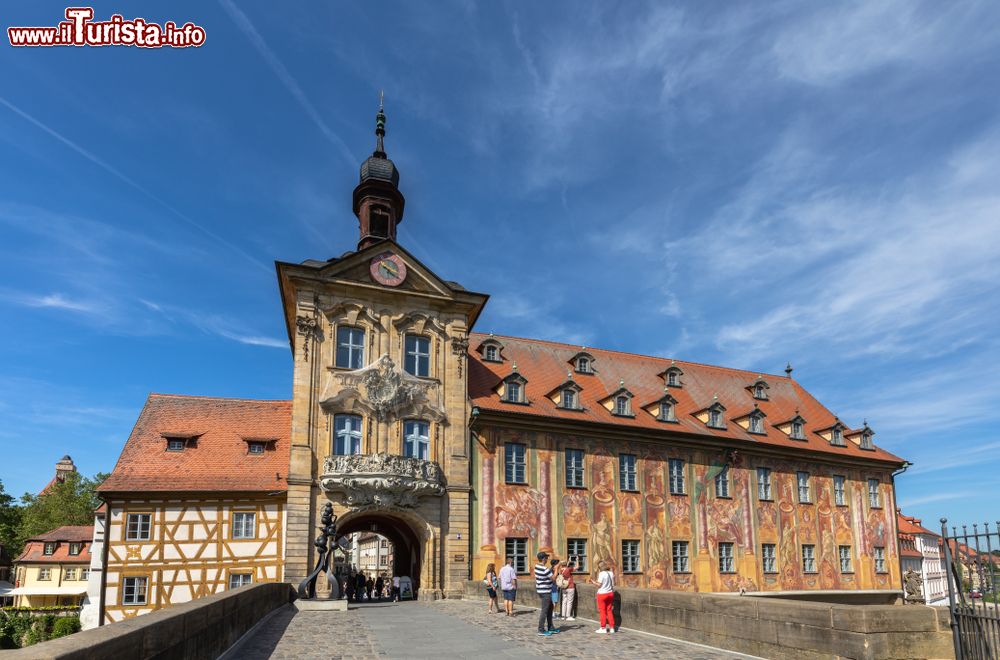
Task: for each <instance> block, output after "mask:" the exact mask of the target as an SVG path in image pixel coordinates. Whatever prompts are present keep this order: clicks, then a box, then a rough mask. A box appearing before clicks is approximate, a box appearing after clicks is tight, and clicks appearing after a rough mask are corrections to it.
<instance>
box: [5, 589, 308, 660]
mask: <svg viewBox="0 0 1000 660" xmlns="http://www.w3.org/2000/svg"><path fill="white" fill-rule="evenodd" d="M293 598H294V592H293V591H292V588H291V586H290V585H289V584H286V583H282V582H269V583H261V584H255V585H250V586H246V587H241V588H239V589H234V590H232V591H226V592H223V593H220V594H216V595H214V596H208V597H206V598H200V599H198V600H193V601H190V602H188V603H184V604H182V605H176V606H174V607H170V608H168V609H163V610H158V611H156V612H153V613H152V614H146V615H143V616H138V617H135V618H132V619H126V620H125V621H121V622H118V623H109V624H107V625H104V626H101V627H99V628H92V629H91V630H84V631H83V632H79V633H76V634H74V635H68V636H66V637H61V638H59V639H55V640H52V641H49V642H42V643H41V644H36V645H34V646H30V647H28V648H24V649H18V650H16V651H5V653H6V655H4V658H5V659H7V658H10V660H17V659H18V658H24V659H25V660H28V659H29V658H30V659H31V660H98V659H101V658H114V659H115V660H140V659H142V658H157V660H174V659H176V660H214V659H215V658H218V657H219V656H220V655H222V653H223V652H225V651H226V649H228V648H229V647H230V646H232V645H233V644H235V643H236V641H237V640H239V639H240V637H242V636H243V635H244V634H246V632H247V631H248V630H250V629H251V628H252V627H253V626H254V625H255V624H256V623H257V622H258V621H260V620H261V619H262V618H264V617H265V616H267V615H268V614H270V613H271V612H272V611H274V610H275V609H277V608H279V607H282V606H284V605H286V604H288V603H289V602H291V601H292V599H293Z"/></svg>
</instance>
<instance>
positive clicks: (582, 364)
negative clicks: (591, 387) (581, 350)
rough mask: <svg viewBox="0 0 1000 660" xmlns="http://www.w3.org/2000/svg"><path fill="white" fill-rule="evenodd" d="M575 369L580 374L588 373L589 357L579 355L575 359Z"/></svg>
mask: <svg viewBox="0 0 1000 660" xmlns="http://www.w3.org/2000/svg"><path fill="white" fill-rule="evenodd" d="M576 370H577V371H579V372H580V373H581V374H589V373H590V358H589V357H586V356H582V355H581V356H580V357H578V358H577V359H576Z"/></svg>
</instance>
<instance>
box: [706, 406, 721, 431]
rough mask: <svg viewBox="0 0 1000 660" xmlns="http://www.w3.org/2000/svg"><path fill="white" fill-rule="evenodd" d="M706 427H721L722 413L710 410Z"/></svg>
mask: <svg viewBox="0 0 1000 660" xmlns="http://www.w3.org/2000/svg"><path fill="white" fill-rule="evenodd" d="M708 425H709V426H714V427H715V428H721V427H722V411H721V410H719V409H718V408H712V409H711V410H709V411H708Z"/></svg>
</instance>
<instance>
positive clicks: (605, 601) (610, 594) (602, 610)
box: [590, 561, 615, 634]
mask: <svg viewBox="0 0 1000 660" xmlns="http://www.w3.org/2000/svg"><path fill="white" fill-rule="evenodd" d="M597 568H598V569H599V570H600V573H598V574H597V579H596V580H594V579H591V580H590V583H591V584H594V585H597V612H598V614H599V615H600V620H601V627H600V628H598V629H597V630H595V631H594V632H596V633H602V634H609V633H613V632H614V631H615V615H614V612H613V611H612V607H611V606H612V604H613V603H614V600H615V574H614V573H613V572H611V569H610V568H608V565H607V563H605V562H603V561H599V562H597ZM605 627H606V628H607V630H605Z"/></svg>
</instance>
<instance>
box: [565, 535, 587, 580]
mask: <svg viewBox="0 0 1000 660" xmlns="http://www.w3.org/2000/svg"><path fill="white" fill-rule="evenodd" d="M566 557H567V559H568V560H569V561H571V562H573V563H574V564H576V568H575V569H573V571H574V572H575V573H586V572H587V539H566Z"/></svg>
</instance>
